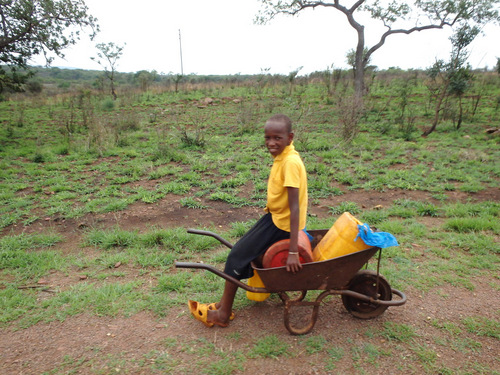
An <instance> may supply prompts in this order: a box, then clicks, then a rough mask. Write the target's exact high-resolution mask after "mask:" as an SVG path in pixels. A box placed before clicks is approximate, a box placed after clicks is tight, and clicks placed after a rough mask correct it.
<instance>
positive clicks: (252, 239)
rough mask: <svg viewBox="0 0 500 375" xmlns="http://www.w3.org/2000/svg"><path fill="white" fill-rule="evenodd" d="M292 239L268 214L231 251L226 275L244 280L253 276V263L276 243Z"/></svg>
mask: <svg viewBox="0 0 500 375" xmlns="http://www.w3.org/2000/svg"><path fill="white" fill-rule="evenodd" d="M288 238H290V232H287V231H284V230H281V229H279V228H278V227H277V226H276V225H274V223H273V219H272V217H271V214H269V213H268V214H266V215H264V216H262V217H261V218H260V220H259V221H257V223H255V225H254V226H253V227H252V228H251V229H250V230H249V231H248V232H247V233H245V235H244V236H243V237H241V239H240V240H239V241H238V242H236V244H235V245H234V246H233V248H232V249H231V252H230V253H229V255H228V257H227V261H226V266H225V268H224V273H226V274H228V275H230V276H232V277H234V278H235V279H238V280H242V279H248V278H250V277H252V276H253V269H252V266H251V264H250V263H251V262H252V261H253V260H254V259H256V258H258V257H259V256H260V255H262V254H264V253H265V252H266V250H267V249H268V248H269V247H270V246H271V245H272V244H274V243H275V242H277V241H280V240H284V239H288Z"/></svg>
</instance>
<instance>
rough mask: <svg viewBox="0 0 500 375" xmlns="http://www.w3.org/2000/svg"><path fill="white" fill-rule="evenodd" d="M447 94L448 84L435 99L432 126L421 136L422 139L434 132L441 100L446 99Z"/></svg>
mask: <svg viewBox="0 0 500 375" xmlns="http://www.w3.org/2000/svg"><path fill="white" fill-rule="evenodd" d="M447 92H448V83H447V84H446V85H445V87H444V88H443V91H441V94H440V95H439V97H438V99H437V103H436V107H435V109H434V120H433V121H432V126H431V127H430V128H429V129H427V130H426V131H425V132H424V133H423V134H422V137H427V136H428V135H429V134H431V133H432V132H433V131H434V130H436V127H437V124H438V122H439V112H441V105H442V104H443V100H444V98H445V97H446V93H447Z"/></svg>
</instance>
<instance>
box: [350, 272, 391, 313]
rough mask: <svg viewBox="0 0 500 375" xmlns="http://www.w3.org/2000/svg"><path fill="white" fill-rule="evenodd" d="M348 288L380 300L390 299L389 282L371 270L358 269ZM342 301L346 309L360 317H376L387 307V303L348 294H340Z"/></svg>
mask: <svg viewBox="0 0 500 375" xmlns="http://www.w3.org/2000/svg"><path fill="white" fill-rule="evenodd" d="M377 278H378V291H377ZM348 289H349V290H351V291H353V292H357V293H360V294H363V295H366V296H368V297H371V298H373V299H378V300H381V301H390V300H391V299H392V290H391V286H390V284H389V282H388V281H387V280H386V278H385V277H384V276H382V275H380V274H379V275H378V276H377V273H376V272H374V271H372V270H362V271H358V273H356V275H354V277H353V278H352V279H351V281H350V282H349V286H348ZM342 303H343V304H344V307H345V308H346V309H347V311H349V312H350V313H351V314H352V315H353V316H355V317H356V318H360V319H372V318H376V317H377V316H379V315H381V314H383V313H384V311H385V310H386V309H387V307H388V306H387V305H380V304H375V303H371V302H367V301H363V300H361V299H358V298H356V297H352V296H349V295H342Z"/></svg>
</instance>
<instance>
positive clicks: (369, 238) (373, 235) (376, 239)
mask: <svg viewBox="0 0 500 375" xmlns="http://www.w3.org/2000/svg"><path fill="white" fill-rule="evenodd" d="M358 231H359V233H358V235H357V236H356V238H355V239H354V241H356V240H357V239H358V237H360V238H361V239H362V240H363V242H364V243H365V244H367V245H369V246H376V247H380V248H382V249H383V248H386V247H390V246H399V244H398V241H397V240H396V237H394V236H393V235H392V234H390V233H387V232H374V231H372V230H371V228H370V227H369V226H368V224H366V223H365V224H358Z"/></svg>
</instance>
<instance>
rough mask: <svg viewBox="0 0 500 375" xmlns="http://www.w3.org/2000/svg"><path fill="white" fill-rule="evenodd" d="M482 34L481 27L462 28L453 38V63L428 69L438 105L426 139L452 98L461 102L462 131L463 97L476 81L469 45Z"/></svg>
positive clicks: (459, 113)
mask: <svg viewBox="0 0 500 375" xmlns="http://www.w3.org/2000/svg"><path fill="white" fill-rule="evenodd" d="M479 31H480V30H479V28H478V27H476V26H472V27H471V26H470V25H468V24H467V23H464V24H462V25H460V27H459V28H458V29H457V30H456V31H455V32H454V34H453V35H452V36H451V37H450V41H451V44H452V51H451V56H450V60H449V61H448V62H444V61H443V60H438V61H436V62H435V63H434V65H433V66H432V67H431V68H430V69H429V70H428V72H427V74H428V75H429V76H430V77H431V79H432V86H433V87H431V89H432V91H433V92H434V96H435V98H436V105H435V109H434V119H433V121H432V125H431V127H430V128H429V129H427V130H426V131H425V132H424V133H423V136H428V135H429V134H431V133H432V132H433V131H434V130H436V126H437V125H438V123H439V119H440V112H441V111H442V109H443V102H444V100H445V99H446V98H448V97H455V98H457V100H458V107H459V112H458V119H457V126H456V128H457V129H460V126H461V125H462V119H463V106H462V98H463V95H464V94H465V92H466V91H467V89H468V88H469V87H470V84H471V82H472V80H473V79H474V74H473V73H472V68H471V66H470V65H469V64H467V58H468V52H467V46H469V45H470V44H471V43H472V41H473V40H474V38H475V37H476V36H477V35H478V34H479Z"/></svg>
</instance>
